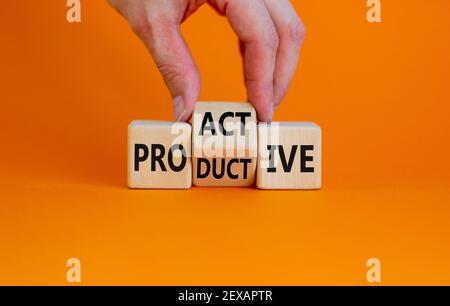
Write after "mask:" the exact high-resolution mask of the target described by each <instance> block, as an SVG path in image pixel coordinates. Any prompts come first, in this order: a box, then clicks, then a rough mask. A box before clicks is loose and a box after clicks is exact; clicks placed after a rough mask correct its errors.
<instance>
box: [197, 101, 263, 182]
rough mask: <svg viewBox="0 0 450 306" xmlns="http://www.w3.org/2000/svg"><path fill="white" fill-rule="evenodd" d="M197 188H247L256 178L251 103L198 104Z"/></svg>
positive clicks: (253, 124) (254, 125) (254, 128)
mask: <svg viewBox="0 0 450 306" xmlns="http://www.w3.org/2000/svg"><path fill="white" fill-rule="evenodd" d="M192 128H193V131H192V149H193V152H192V164H193V174H192V175H193V183H194V185H195V186H222V187H245V186H251V185H253V184H254V182H255V177H256V161H257V151H258V146H257V123H256V111H255V109H254V108H253V107H252V106H251V105H250V104H249V103H231V102H198V103H197V105H196V107H195V109H194V113H193V117H192Z"/></svg>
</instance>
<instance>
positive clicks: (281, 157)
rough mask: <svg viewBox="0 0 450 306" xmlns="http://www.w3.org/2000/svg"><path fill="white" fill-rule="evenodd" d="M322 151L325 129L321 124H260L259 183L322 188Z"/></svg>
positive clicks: (273, 186)
mask: <svg viewBox="0 0 450 306" xmlns="http://www.w3.org/2000/svg"><path fill="white" fill-rule="evenodd" d="M321 154H322V132H321V128H320V127H319V126H318V125H317V124H314V123H307V122H283V123H276V122H274V123H272V124H266V123H261V124H259V126H258V170H257V179H256V181H257V183H256V184H257V187H258V188H260V189H320V188H321V184H322V182H321V175H322V161H321V157H322V156H321Z"/></svg>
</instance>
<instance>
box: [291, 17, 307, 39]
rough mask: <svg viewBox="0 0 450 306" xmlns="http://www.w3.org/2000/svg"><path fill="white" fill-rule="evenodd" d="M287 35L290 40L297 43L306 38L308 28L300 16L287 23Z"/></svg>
mask: <svg viewBox="0 0 450 306" xmlns="http://www.w3.org/2000/svg"><path fill="white" fill-rule="evenodd" d="M287 35H288V38H289V40H291V41H293V42H295V43H302V42H303V40H304V39H305V35H306V28H305V25H304V24H303V23H302V21H301V20H300V18H298V17H297V18H295V19H294V20H292V21H290V22H289V23H288V24H287Z"/></svg>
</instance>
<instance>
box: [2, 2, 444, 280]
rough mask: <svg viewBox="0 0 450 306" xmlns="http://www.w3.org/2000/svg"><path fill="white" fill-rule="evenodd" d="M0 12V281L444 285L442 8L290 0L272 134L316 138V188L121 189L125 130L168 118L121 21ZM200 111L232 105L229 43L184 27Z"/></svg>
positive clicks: (13, 5) (208, 20)
mask: <svg viewBox="0 0 450 306" xmlns="http://www.w3.org/2000/svg"><path fill="white" fill-rule="evenodd" d="M65 2H66V1H65V0H57V1H56V0H46V1H32V0H22V1H4V3H2V8H1V9H0V20H1V21H0V22H1V25H2V26H1V27H0V38H1V48H0V100H1V112H0V114H1V117H0V118H1V126H2V128H1V129H0V139H1V142H0V145H1V150H0V169H1V171H0V188H1V200H0V203H1V204H0V284H39V285H44V284H60V285H65V284H67V282H66V271H67V268H66V266H65V264H66V260H67V259H69V258H71V257H77V258H79V259H80V260H81V264H82V284H85V285H96V284H113V285H116V284H121V285H131V284H146V285H231V284H234V285H302V284H342V285H346V284H358V285H365V284H368V283H367V281H366V271H367V268H366V261H367V259H369V258H371V257H377V258H379V259H380V260H381V263H382V281H383V283H382V284H385V285H388V284H447V285H450V222H449V216H450V193H449V187H450V175H449V172H450V161H449V157H450V143H449V132H450V103H449V102H450V93H449V90H448V87H449V82H450V76H449V72H450V60H449V54H450V39H449V38H450V37H449V36H450V35H449V29H450V18H449V16H448V12H449V11H450V2H449V1H448V0H432V1H425V0H413V1H411V0H408V1H407V0H395V1H386V0H384V1H382V4H383V15H382V18H383V21H382V23H381V24H369V23H368V22H367V21H366V19H365V18H366V11H367V8H366V1H365V0H352V1H308V0H298V1H292V2H293V3H294V5H295V7H296V9H297V11H298V13H299V14H300V15H301V17H302V18H303V21H304V23H305V24H306V27H307V29H308V34H307V38H306V41H305V44H304V48H303V50H302V55H301V61H300V66H299V69H298V71H297V74H296V76H295V78H294V81H293V85H292V88H291V90H290V92H289V94H288V96H287V97H286V99H285V101H284V102H283V104H282V106H281V108H280V109H279V111H278V112H277V113H276V116H275V119H276V120H278V121H302V120H307V121H315V122H317V123H318V124H320V125H321V126H322V128H323V134H324V148H323V163H324V164H323V173H324V174H323V182H324V188H323V190H321V191H313V192H304V191H302V192H285V191H258V190H255V189H220V188H192V189H191V190H188V191H133V190H128V189H127V188H126V135H127V125H128V123H129V122H130V121H131V120H133V119H160V120H161V119H165V120H171V118H172V106H171V103H170V97H169V94H168V91H167V90H166V88H165V86H164V84H163V81H162V80H161V77H160V76H159V73H158V71H157V69H156V68H155V66H154V64H153V63H152V61H151V58H150V56H149V55H148V53H147V51H146V50H145V48H144V47H143V45H142V44H141V43H140V42H139V40H138V39H137V38H136V37H135V36H134V35H133V34H132V32H131V31H130V30H129V28H128V25H127V24H126V22H125V21H124V20H123V19H122V18H121V17H120V16H119V15H118V14H117V13H116V12H115V11H114V10H112V9H111V8H110V7H109V6H108V5H107V3H106V1H100V0H82V1H81V3H82V23H81V24H69V23H67V22H66V19H65V14H66V6H65ZM183 32H184V34H185V36H186V40H187V41H188V43H189V45H190V47H191V50H192V53H193V54H194V56H195V58H196V60H197V64H198V66H199V69H200V71H201V75H202V79H203V83H202V84H203V89H202V93H201V99H202V100H243V99H245V97H246V95H245V88H244V86H243V77H242V75H241V62H240V57H239V53H238V47H237V41H236V38H235V36H234V34H233V33H232V31H231V30H230V28H229V26H228V24H227V22H226V20H225V19H224V18H221V17H220V16H218V15H217V14H216V13H215V12H214V11H213V10H212V9H210V8H209V7H207V6H204V7H203V8H201V9H200V10H199V11H198V12H197V13H196V14H195V15H194V16H192V17H191V18H190V19H189V20H188V21H187V22H186V23H185V24H184V25H183Z"/></svg>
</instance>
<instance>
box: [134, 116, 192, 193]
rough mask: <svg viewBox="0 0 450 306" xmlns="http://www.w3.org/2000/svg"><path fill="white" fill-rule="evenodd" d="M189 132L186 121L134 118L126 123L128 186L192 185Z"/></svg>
mask: <svg viewBox="0 0 450 306" xmlns="http://www.w3.org/2000/svg"><path fill="white" fill-rule="evenodd" d="M191 132H192V129H191V126H190V124H188V123H180V122H177V123H173V122H163V121H133V122H132V123H131V124H130V125H129V126H128V186H129V187H130V188H143V189H188V188H191V186H192V161H191ZM180 145H181V146H182V147H180ZM171 148H172V150H171ZM181 150H183V153H182V151H181Z"/></svg>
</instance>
